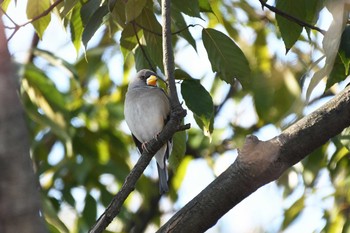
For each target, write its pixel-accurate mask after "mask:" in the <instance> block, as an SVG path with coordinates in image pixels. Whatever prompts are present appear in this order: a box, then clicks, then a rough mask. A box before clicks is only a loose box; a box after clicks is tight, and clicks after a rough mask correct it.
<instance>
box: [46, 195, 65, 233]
mask: <svg viewBox="0 0 350 233" xmlns="http://www.w3.org/2000/svg"><path fill="white" fill-rule="evenodd" d="M42 199H43V200H42V206H43V210H44V211H43V212H44V213H45V214H44V216H45V220H46V221H47V222H48V223H50V224H51V225H53V226H55V229H58V230H59V232H62V233H68V232H69V230H68V228H67V227H66V226H65V225H64V223H63V222H62V221H61V220H60V219H59V217H58V216H57V211H56V209H55V207H54V206H53V205H52V203H51V202H50V200H49V199H48V198H47V197H45V196H42Z"/></svg>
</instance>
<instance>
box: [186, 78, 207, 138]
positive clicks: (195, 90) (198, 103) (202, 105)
mask: <svg viewBox="0 0 350 233" xmlns="http://www.w3.org/2000/svg"><path fill="white" fill-rule="evenodd" d="M181 94H182V97H183V98H184V100H185V103H186V105H187V107H188V108H189V109H190V110H191V111H192V112H193V114H194V116H195V120H196V122H197V124H198V126H200V127H201V128H202V129H203V131H204V134H205V135H206V136H209V135H210V134H211V133H212V132H213V119H214V104H213V100H212V98H211V95H210V94H209V92H208V91H207V90H206V89H205V88H204V87H203V86H202V85H201V84H200V82H199V81H198V80H194V79H185V80H184V81H183V82H182V83H181Z"/></svg>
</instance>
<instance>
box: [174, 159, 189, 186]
mask: <svg viewBox="0 0 350 233" xmlns="http://www.w3.org/2000/svg"><path fill="white" fill-rule="evenodd" d="M191 161H192V157H191V156H186V157H185V158H183V159H182V161H181V164H180V166H178V169H177V170H176V173H175V175H174V178H173V180H172V181H173V187H174V189H175V190H178V189H179V188H180V186H181V184H182V181H183V179H184V178H185V175H186V172H187V167H188V164H189V163H190V162H191Z"/></svg>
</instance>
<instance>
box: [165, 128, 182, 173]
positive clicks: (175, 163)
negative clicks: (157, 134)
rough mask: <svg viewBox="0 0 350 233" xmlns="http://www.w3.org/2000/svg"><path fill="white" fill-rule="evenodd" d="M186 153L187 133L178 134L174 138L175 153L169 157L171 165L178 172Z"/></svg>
mask: <svg viewBox="0 0 350 233" xmlns="http://www.w3.org/2000/svg"><path fill="white" fill-rule="evenodd" d="M185 152H186V132H185V131H181V132H177V133H176V134H175V135H174V137H173V151H172V152H171V155H170V157H169V165H170V167H171V169H172V170H173V171H176V170H177V169H178V167H179V165H180V164H181V161H182V159H183V157H184V155H185Z"/></svg>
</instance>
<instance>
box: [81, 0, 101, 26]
mask: <svg viewBox="0 0 350 233" xmlns="http://www.w3.org/2000/svg"><path fill="white" fill-rule="evenodd" d="M100 4H101V0H89V1H87V2H86V3H85V4H84V5H83V6H82V7H81V9H80V17H81V20H82V22H83V25H84V27H85V26H86V25H87V24H88V22H89V21H90V19H91V17H92V16H93V14H94V13H95V12H96V11H97V10H98V8H99V7H100Z"/></svg>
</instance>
